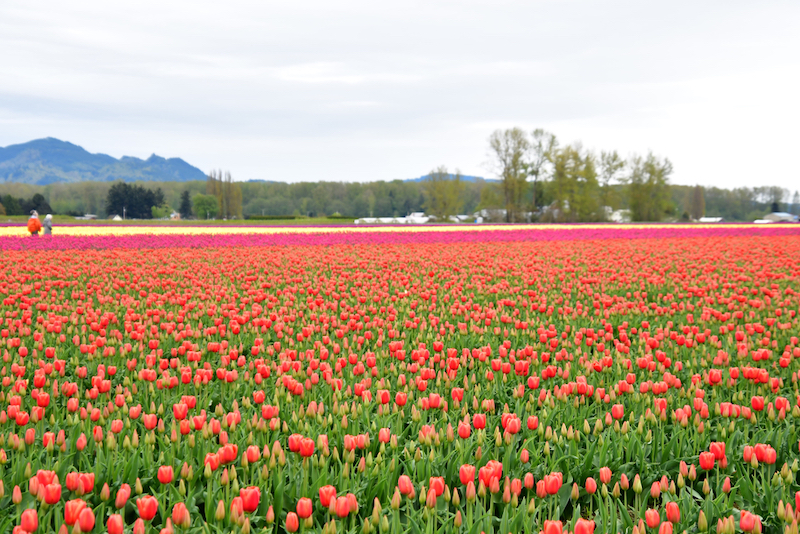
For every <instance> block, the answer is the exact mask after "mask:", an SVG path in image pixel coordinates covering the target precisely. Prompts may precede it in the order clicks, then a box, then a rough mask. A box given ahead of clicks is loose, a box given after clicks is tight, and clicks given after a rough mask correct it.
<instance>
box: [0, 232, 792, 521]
mask: <svg viewBox="0 0 800 534" xmlns="http://www.w3.org/2000/svg"><path fill="white" fill-rule="evenodd" d="M91 228H92V227H78V226H75V227H72V230H70V227H66V226H65V227H61V228H56V229H55V231H54V233H55V234H56V235H54V236H53V237H44V236H42V237H38V238H31V237H20V236H19V235H18V229H13V231H12V230H9V229H8V228H7V227H3V228H0V267H1V268H2V270H1V271H0V272H2V275H0V298H2V306H1V307H0V314H2V316H1V318H2V324H1V325H0V343H2V346H1V347H0V352H1V353H2V362H1V363H0V532H13V533H14V534H24V533H33V532H39V533H45V532H57V533H59V534H63V533H75V532H95V533H105V532H108V533H109V534H122V533H135V534H145V533H148V534H149V533H159V532H160V533H171V532H187V533H198V534H199V533H209V534H211V533H223V532H226V533H227V532H234V533H239V532H241V533H248V532H255V533H260V532H266V533H270V534H272V533H276V534H277V533H284V532H298V531H299V532H305V533H322V534H334V533H353V534H355V533H361V534H370V533H376V534H377V533H381V534H383V533H385V534H400V533H406V532H409V533H419V534H441V533H464V534H479V533H487V534H489V533H495V534H507V533H525V534H529V533H535V534H536V533H544V534H558V533H566V532H570V533H574V534H589V533H598V534H601V533H607V532H608V533H611V532H621V533H637V534H645V533H651V532H652V533H659V534H664V533H672V532H676V533H677V532H690V533H695V532H716V533H720V534H723V533H724V534H727V533H734V532H756V533H757V532H765V533H795V534H796V533H798V520H800V477H799V472H800V428H799V427H798V421H800V384H798V378H799V377H798V375H800V341H798V338H799V337H800V317H798V312H800V225H770V226H769V227H755V226H751V225H720V226H716V227H704V226H679V225H672V226H670V225H662V226H656V225H654V226H644V225H642V226H635V225H631V226H603V225H596V226H591V225H576V226H564V227H555V226H553V227H538V226H533V227H530V226H528V227H525V226H495V227H491V226H486V227H484V228H482V229H475V228H473V227H461V226H452V227H431V228H426V229H416V228H415V229H408V228H403V229H398V228H392V229H387V228H381V227H375V228H360V229H359V228H350V229H344V228H341V227H339V228H329V229H325V228H305V229H303V228H300V229H298V228H293V229H291V230H290V231H289V230H287V231H285V232H284V231H281V230H279V229H278V230H275V229H271V230H264V229H251V230H247V228H248V227H239V228H234V229H231V228H230V227H224V228H222V227H220V228H216V229H215V228H213V227H202V228H201V227H197V228H196V229H195V230H191V229H189V230H187V229H186V228H184V227H180V228H178V229H177V230H180V231H176V229H175V228H159V227H147V228H139V229H138V230H137V229H136V227H124V228H125V230H124V231H118V232H117V233H114V232H112V231H111V230H108V229H106V228H105V227H104V228H102V229H97V231H96V233H93V232H95V231H94V230H92V229H91ZM130 228H134V229H133V230H131V229H130ZM190 228H191V227H190ZM242 228H244V230H243V229H242ZM436 228H438V230H437V229H436ZM59 230H60V232H61V234H60V235H59ZM116 230H119V228H117V229H116ZM14 232H17V234H15V233H14Z"/></svg>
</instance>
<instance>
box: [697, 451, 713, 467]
mask: <svg viewBox="0 0 800 534" xmlns="http://www.w3.org/2000/svg"><path fill="white" fill-rule="evenodd" d="M700 469H703V470H705V471H710V470H711V469H714V453H713V452H701V453H700Z"/></svg>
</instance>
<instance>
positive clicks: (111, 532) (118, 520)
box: [106, 514, 125, 534]
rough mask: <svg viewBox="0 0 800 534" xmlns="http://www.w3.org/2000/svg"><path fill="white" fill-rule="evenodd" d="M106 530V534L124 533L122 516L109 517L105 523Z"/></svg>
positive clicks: (113, 515)
mask: <svg viewBox="0 0 800 534" xmlns="http://www.w3.org/2000/svg"><path fill="white" fill-rule="evenodd" d="M106 529H107V530H108V534H123V533H124V532H125V523H124V522H123V521H122V516H121V515H119V514H112V515H110V516H109V517H108V521H107V522H106Z"/></svg>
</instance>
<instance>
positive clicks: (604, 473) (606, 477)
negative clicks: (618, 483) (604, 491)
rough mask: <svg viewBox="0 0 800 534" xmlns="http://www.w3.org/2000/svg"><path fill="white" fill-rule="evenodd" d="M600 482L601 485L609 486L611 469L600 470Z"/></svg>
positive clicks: (602, 468)
mask: <svg viewBox="0 0 800 534" xmlns="http://www.w3.org/2000/svg"><path fill="white" fill-rule="evenodd" d="M600 482H602V483H603V484H609V483H610V482H611V469H609V468H608V467H601V468H600Z"/></svg>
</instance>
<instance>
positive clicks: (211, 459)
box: [203, 452, 220, 471]
mask: <svg viewBox="0 0 800 534" xmlns="http://www.w3.org/2000/svg"><path fill="white" fill-rule="evenodd" d="M219 463H220V459H219V454H217V453H214V452H208V453H206V457H205V459H204V460H203V465H207V466H209V467H210V468H211V470H212V471H216V470H217V468H218V467H219Z"/></svg>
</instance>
